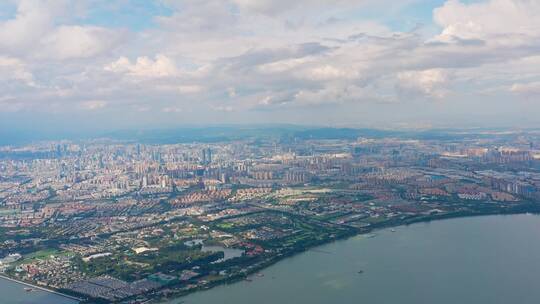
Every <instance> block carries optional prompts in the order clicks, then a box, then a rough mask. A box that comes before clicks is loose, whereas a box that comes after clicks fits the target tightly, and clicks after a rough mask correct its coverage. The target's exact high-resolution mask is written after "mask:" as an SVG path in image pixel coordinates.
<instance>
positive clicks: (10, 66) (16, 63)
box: [0, 55, 35, 86]
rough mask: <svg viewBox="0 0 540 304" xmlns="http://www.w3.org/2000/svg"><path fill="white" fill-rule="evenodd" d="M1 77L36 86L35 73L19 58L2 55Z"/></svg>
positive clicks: (0, 60) (0, 62)
mask: <svg viewBox="0 0 540 304" xmlns="http://www.w3.org/2000/svg"><path fill="white" fill-rule="evenodd" d="M0 79H3V80H9V79H11V80H19V81H22V82H24V83H25V84H26V85H28V86H35V83H34V75H32V73H31V72H30V71H29V70H28V68H27V66H26V64H25V63H23V62H22V61H21V60H19V59H17V58H10V57H4V56H1V55H0Z"/></svg>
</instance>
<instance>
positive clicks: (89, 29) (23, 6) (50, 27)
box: [0, 0, 122, 60]
mask: <svg viewBox="0 0 540 304" xmlns="http://www.w3.org/2000/svg"><path fill="white" fill-rule="evenodd" d="M81 3H82V2H81ZM76 5H77V4H74V3H70V2H69V1H64V0H56V1H52V0H50V1H48V0H21V1H19V2H18V6H17V13H16V15H15V17H14V18H12V19H9V20H7V21H4V22H0V53H1V52H2V50H3V51H5V52H8V53H10V54H13V55H22V56H26V57H36V58H40V59H53V60H64V59H74V58H88V57H92V56H97V55H100V54H102V53H104V52H107V51H109V50H110V49H111V48H112V47H113V46H114V45H116V44H117V43H118V42H119V41H120V39H121V34H122V32H121V31H115V30H110V29H105V28H102V27H97V26H85V25H62V24H58V21H59V20H62V19H63V17H64V16H66V15H67V14H69V13H72V12H71V10H74V9H76V8H75V6H76Z"/></svg>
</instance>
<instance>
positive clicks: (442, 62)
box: [0, 0, 540, 126]
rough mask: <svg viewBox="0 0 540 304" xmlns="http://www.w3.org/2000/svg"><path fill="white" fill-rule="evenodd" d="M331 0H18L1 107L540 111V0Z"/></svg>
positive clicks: (272, 113)
mask: <svg viewBox="0 0 540 304" xmlns="http://www.w3.org/2000/svg"><path fill="white" fill-rule="evenodd" d="M122 3H123V4H124V5H132V6H136V5H139V4H137V3H136V2H133V3H131V2H130V1H127V2H122ZM126 3H127V4H126ZM329 3H330V2H329V1H318V0H302V1H281V0H279V1H267V0H257V1H252V0H207V1H204V2H201V1H193V0H185V1H163V6H164V7H165V9H166V10H165V13H156V14H155V15H154V16H152V17H151V20H150V21H149V22H148V23H149V24H151V26H147V27H145V28H143V29H135V28H132V27H130V26H129V25H125V26H123V25H121V24H120V25H111V24H107V23H106V22H100V21H99V20H97V19H99V18H96V17H95V16H94V15H95V14H94V13H93V12H96V11H100V12H103V14H104V13H105V12H107V11H108V10H109V11H110V10H112V8H111V7H112V6H114V5H115V2H109V1H106V2H102V1H88V2H87V1H77V2H75V3H74V2H71V1H52V0H50V1H47V0H43V1H39V0H20V1H14V2H13V14H11V16H6V17H4V20H1V19H0V116H1V115H12V114H13V113H19V114H20V115H23V116H25V117H39V116H40V117H47V116H50V115H57V114H59V113H60V114H62V115H67V116H69V114H70V113H79V114H80V113H90V114H89V116H88V117H89V118H88V119H95V118H96V117H98V116H99V117H101V118H102V119H104V120H107V119H108V118H107V117H115V115H117V114H118V113H122V114H123V116H122V117H124V118H120V119H115V120H114V121H113V120H110V121H109V122H108V123H110V124H111V126H117V125H120V126H121V125H127V124H129V123H128V118H125V117H129V121H131V123H132V124H133V121H144V122H145V123H149V124H152V125H155V126H159V125H160V124H161V123H162V122H168V123H170V124H174V123H195V122H200V123H209V122H210V123H221V122H226V123H231V122H239V123H243V122H292V123H310V124H319V123H324V124H358V125H369V124H376V125H377V126H381V125H387V124H388V125H392V124H393V125H402V124H404V123H406V124H410V125H414V124H416V123H418V124H425V123H442V122H444V123H446V124H449V125H452V124H454V123H455V122H463V121H467V120H469V119H470V118H473V119H477V118H478V117H480V118H482V117H486V115H484V114H485V113H484V111H491V112H490V113H489V114H490V115H488V116H489V117H490V120H485V121H481V122H482V123H484V124H486V125H487V124H489V123H491V122H492V121H491V120H493V117H498V116H499V115H500V116H501V117H503V116H504V115H507V116H508V115H509V116H508V117H511V118H512V119H514V120H515V119H519V117H520V115H530V116H531V117H532V116H533V115H536V114H540V107H539V106H538V105H536V104H535V103H534V102H531V101H534V100H535V99H538V97H539V96H540V89H539V88H540V86H539V83H540V72H538V71H540V30H539V29H540V21H539V20H540V18H537V16H540V3H539V2H538V1H533V0H484V1H475V2H474V3H469V2H465V1H462V0H448V1H442V0H441V2H440V3H438V4H436V5H434V6H433V7H432V8H433V11H432V12H433V13H432V16H431V18H430V19H428V20H423V19H420V20H418V18H417V17H416V16H413V15H407V13H406V12H407V11H409V10H410V9H411V8H412V7H419V6H420V7H429V6H430V5H433V4H432V3H433V1H421V0H407V1H400V4H399V6H397V5H396V3H395V1H385V0H384V1H371V0H363V1H349V0H339V1H332V2H331V5H330V4H329ZM118 5H120V4H118ZM389 8H390V9H389ZM140 9H141V10H144V7H142V8H140ZM98 15H99V14H98ZM370 16H378V18H373V17H370ZM403 16H405V17H403ZM147 21H148V20H147ZM398 21H400V23H399V25H396V24H397V23H398ZM419 21H420V22H419ZM141 22H142V20H141ZM516 104H518V105H520V106H517V107H516V106H515V105H516ZM521 104H523V105H526V106H521ZM524 107H528V110H527V111H526V112H522V109H523V108H524ZM2 113H4V114H2ZM6 113H10V114H6ZM508 121H511V119H509V120H508ZM21 123H24V121H23V122H21Z"/></svg>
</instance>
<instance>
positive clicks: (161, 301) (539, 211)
mask: <svg viewBox="0 0 540 304" xmlns="http://www.w3.org/2000/svg"><path fill="white" fill-rule="evenodd" d="M535 207H536V208H531V210H528V211H526V210H519V211H514V210H505V212H495V213H493V212H485V213H468V214H465V213H453V214H444V215H436V216H431V217H428V218H417V219H412V220H411V221H406V222H403V223H400V224H395V225H394V224H392V223H390V224H386V225H375V227H372V228H371V229H367V230H366V231H362V232H358V233H354V234H352V235H346V236H343V237H340V238H337V239H334V240H331V241H329V242H323V243H321V244H318V245H314V246H311V247H308V248H305V249H304V250H301V251H297V252H292V253H289V254H286V255H284V256H281V257H279V258H277V259H270V260H269V261H267V262H266V263H264V264H263V265H260V266H259V267H255V268H253V269H252V270H251V271H250V272H248V273H246V274H245V275H242V276H238V277H235V278H230V280H224V281H222V282H216V283H215V284H212V285H210V286H204V287H203V286H201V287H198V288H195V289H193V290H189V291H182V292H179V293H177V294H176V295H175V294H173V295H172V296H171V297H170V298H167V299H154V300H152V299H151V300H150V301H151V302H150V303H156V304H164V303H169V301H171V300H180V299H182V298H185V297H186V296H189V295H191V294H194V293H199V292H204V291H207V290H210V289H213V288H214V287H219V286H227V285H232V284H236V283H239V282H241V281H243V280H244V279H245V278H247V277H249V276H250V275H253V274H254V273H257V272H259V271H262V270H264V269H266V268H268V267H270V266H272V265H275V264H277V263H279V262H281V261H283V260H285V259H289V258H293V257H296V256H298V255H300V254H302V253H307V252H310V251H312V250H313V249H316V248H318V247H323V246H326V245H329V244H332V243H335V242H341V241H346V240H349V239H352V238H354V237H358V236H362V235H366V234H370V233H375V232H377V231H382V230H386V229H391V228H398V227H406V226H410V225H414V224H422V223H429V222H432V221H444V220H453V219H460V218H472V217H484V216H504V215H521V214H535V215H540V207H539V206H535ZM180 303H182V302H180Z"/></svg>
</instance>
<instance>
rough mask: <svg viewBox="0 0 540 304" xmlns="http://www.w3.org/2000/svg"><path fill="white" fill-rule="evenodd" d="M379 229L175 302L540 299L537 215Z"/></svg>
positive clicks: (491, 303) (516, 303)
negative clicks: (372, 234)
mask: <svg viewBox="0 0 540 304" xmlns="http://www.w3.org/2000/svg"><path fill="white" fill-rule="evenodd" d="M376 234H377V236H376V237H374V238H366V237H362V236H358V237H353V238H350V239H348V240H344V241H338V242H335V243H332V244H328V245H324V246H321V247H318V248H316V249H315V250H312V251H308V252H305V253H302V254H299V255H297V256H294V257H292V258H288V259H285V260H283V261H281V262H279V263H277V264H275V265H273V266H271V267H269V268H268V269H265V270H263V271H262V273H263V274H264V277H257V276H255V277H253V281H252V282H239V283H235V284H232V285H228V286H220V287H216V288H213V289H211V290H208V291H203V292H199V293H195V294H192V295H189V296H187V297H183V298H180V299H177V300H172V301H171V302H170V303H185V304H207V303H224V304H228V303H231V304H233V303H234V304H248V303H250V304H251V303H257V304H275V303H294V304H308V303H309V304H323V303H324V304H328V303H355V304H356V303H369V304H377V303H380V304H387V303H400V304H421V303H430V304H431V303H437V304H455V303H470V304H497V303H500V304H503V303H504V304H508V303H512V304H536V303H540V288H538V287H537V286H538V284H539V282H540V216H537V215H511V216H488V217H473V218H461V219H452V220H444V221H436V222H431V223H420V224H414V225H411V226H406V227H397V228H396V232H391V231H390V230H383V231H379V232H377V233H376ZM359 272H361V273H359Z"/></svg>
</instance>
